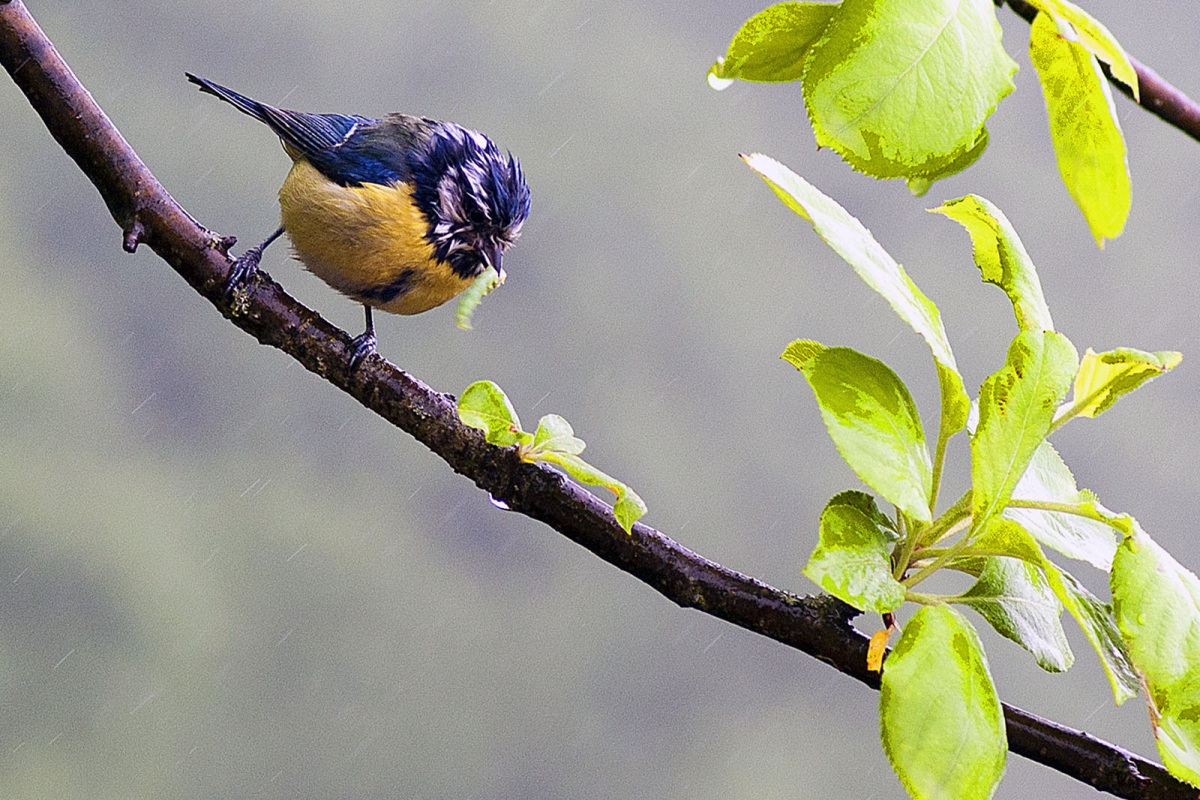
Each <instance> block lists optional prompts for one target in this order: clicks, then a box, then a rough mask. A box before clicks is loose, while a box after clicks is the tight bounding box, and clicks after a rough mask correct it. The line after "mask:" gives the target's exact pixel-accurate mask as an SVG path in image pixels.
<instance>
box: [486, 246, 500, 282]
mask: <svg viewBox="0 0 1200 800" xmlns="http://www.w3.org/2000/svg"><path fill="white" fill-rule="evenodd" d="M503 256H504V247H503V246H502V245H498V244H494V245H492V246H491V247H488V248H486V249H485V250H484V251H483V257H484V259H485V260H486V261H487V263H488V266H489V267H491V268H492V269H494V270H495V271H496V275H497V276H498V275H500V272H501V266H500V261H501V259H502V257H503Z"/></svg>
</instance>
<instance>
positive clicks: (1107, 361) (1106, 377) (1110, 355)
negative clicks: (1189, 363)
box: [1073, 347, 1183, 417]
mask: <svg viewBox="0 0 1200 800" xmlns="http://www.w3.org/2000/svg"><path fill="white" fill-rule="evenodd" d="M1182 360H1183V354H1182V353H1176V352H1174V351H1171V350H1164V351H1160V352H1157V353H1147V352H1146V351H1144V350H1135V349H1133V348H1132V347H1122V348H1118V349H1116V350H1108V351H1106V352H1104V353H1097V352H1095V351H1094V350H1092V349H1091V348H1090V347H1089V348H1088V350H1087V352H1086V353H1084V354H1083V360H1082V361H1081V362H1080V363H1079V373H1078V374H1077V375H1076V376H1075V397H1074V401H1075V402H1076V403H1083V405H1081V406H1076V407H1075V408H1074V409H1073V410H1074V411H1075V412H1076V413H1077V414H1078V415H1080V416H1084V417H1095V416H1099V415H1100V414H1101V413H1103V412H1105V411H1107V410H1108V409H1109V407H1111V406H1112V404H1113V403H1115V402H1117V400H1118V399H1120V397H1121V396H1122V395H1126V394H1129V393H1130V392H1132V391H1133V390H1134V389H1137V388H1138V387H1139V386H1141V385H1142V384H1143V383H1146V382H1148V381H1151V380H1153V379H1155V378H1157V377H1158V376H1159V375H1162V374H1163V373H1164V372H1170V371H1171V370H1173V369H1174V368H1175V367H1176V366H1178V364H1179V362H1180V361H1182ZM1085 401H1086V402H1085Z"/></svg>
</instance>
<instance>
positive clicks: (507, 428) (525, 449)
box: [458, 381, 646, 533]
mask: <svg viewBox="0 0 1200 800" xmlns="http://www.w3.org/2000/svg"><path fill="white" fill-rule="evenodd" d="M458 416H459V418H460V419H461V420H462V421H463V423H464V424H467V425H470V426H471V427H472V428H479V429H480V430H482V431H483V432H484V436H485V438H486V439H487V441H488V443H489V444H494V445H497V446H499V447H516V448H517V455H519V456H520V457H521V460H522V461H527V462H529V463H531V464H532V463H536V462H539V461H541V462H544V463H547V464H553V465H554V466H556V467H559V468H560V469H562V470H563V471H564V472H566V473H567V474H568V475H570V476H571V477H572V478H574V479H575V480H577V481H579V482H580V483H586V484H588V485H590V486H603V487H604V488H605V489H608V490H609V491H611V492H612V493H613V494H615V495H616V497H617V500H616V503H615V504H614V505H613V516H615V517H616V519H617V523H618V524H619V525H620V526H621V527H622V528H624V529H625V532H626V533H630V532H631V531H632V530H633V523H635V522H637V521H638V520H639V519H641V518H642V516H644V515H645V513H646V504H645V503H644V502H643V501H642V498H641V497H639V496H638V495H637V493H636V492H634V491H633V490H632V489H630V488H629V487H628V486H626V485H625V484H624V483H622V482H621V481H619V480H617V479H616V478H614V477H612V476H611V475H608V474H607V473H604V472H601V471H600V470H598V469H596V468H595V467H593V466H592V465H591V464H589V463H587V462H586V461H584V460H583V459H582V458H580V454H581V453H583V450H584V447H586V445H585V444H584V442H583V440H582V439H580V438H578V437H577V436H576V435H575V431H574V430H573V429H572V428H571V424H570V423H569V422H567V421H566V420H565V419H563V418H562V417H560V416H559V415H558V414H547V415H546V416H544V417H542V418H541V419H540V420H538V426H537V430H536V431H534V432H533V433H527V432H526V431H524V430H522V429H521V420H520V419H518V418H517V412H516V409H514V408H513V405H512V403H511V402H510V401H509V399H508V395H506V394H505V393H504V391H503V390H502V389H501V388H500V387H499V386H497V385H496V384H494V383H492V382H491V381H477V382H475V383H473V384H471V385H470V386H468V387H467V388H466V390H465V391H464V392H463V393H462V397H460V398H459V399H458Z"/></svg>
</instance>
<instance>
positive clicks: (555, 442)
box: [532, 414, 586, 456]
mask: <svg viewBox="0 0 1200 800" xmlns="http://www.w3.org/2000/svg"><path fill="white" fill-rule="evenodd" d="M585 447H586V445H585V444H584V443H583V439H578V438H576V437H575V431H574V429H573V428H571V423H569V422H567V421H566V420H565V419H563V418H562V417H560V416H559V415H558V414H547V415H546V416H544V417H542V418H541V419H540V420H538V426H537V431H536V432H535V433H534V434H533V447H532V451H534V452H538V453H548V452H557V453H566V454H567V455H572V456H577V455H579V454H580V453H582V452H583V450H584V448H585Z"/></svg>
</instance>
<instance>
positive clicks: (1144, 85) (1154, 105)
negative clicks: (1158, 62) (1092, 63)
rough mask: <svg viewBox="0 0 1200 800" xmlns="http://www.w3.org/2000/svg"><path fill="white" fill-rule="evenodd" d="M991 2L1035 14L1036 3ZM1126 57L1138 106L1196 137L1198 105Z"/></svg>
mask: <svg viewBox="0 0 1200 800" xmlns="http://www.w3.org/2000/svg"><path fill="white" fill-rule="evenodd" d="M995 3H996V5H998V6H999V5H1004V4H1005V3H1008V7H1009V8H1011V9H1012V10H1013V13H1015V14H1016V15H1017V16H1019V17H1021V18H1022V19H1024V20H1025V21H1026V22H1033V18H1034V17H1036V16H1037V15H1038V9H1037V6H1035V5H1033V4H1032V3H1029V2H1026V0H995ZM1129 61H1130V63H1131V64H1133V69H1134V71H1135V72H1137V77H1138V94H1139V96H1140V97H1141V103H1140V105H1141V106H1142V108H1144V109H1146V110H1147V111H1149V112H1150V113H1151V114H1153V115H1154V116H1156V117H1158V118H1160V119H1161V120H1163V121H1164V122H1166V123H1168V124H1169V125H1173V126H1174V127H1176V128H1178V129H1179V130H1181V131H1183V132H1184V133H1186V134H1187V135H1188V136H1190V137H1192V138H1193V139H1195V140H1197V141H1200V106H1198V105H1196V103H1195V102H1193V101H1192V99H1191V98H1190V97H1188V96H1187V95H1186V94H1184V93H1183V92H1181V91H1179V90H1178V89H1176V88H1175V87H1174V86H1172V85H1171V84H1169V83H1167V82H1166V81H1165V80H1163V78H1162V76H1161V75H1159V74H1158V73H1157V72H1155V71H1154V70H1152V69H1150V68H1149V67H1147V66H1146V65H1145V64H1143V63H1142V62H1140V61H1138V60H1137V59H1136V58H1134V57H1133V56H1130V57H1129ZM1100 68H1101V69H1102V70H1104V74H1105V75H1106V76H1107V77H1108V81H1109V83H1111V84H1112V85H1113V86H1115V87H1117V89H1119V90H1120V91H1121V93H1122V94H1124V95H1125V96H1126V97H1128V98H1129V99H1131V100H1132V99H1133V90H1132V89H1130V88H1129V87H1128V86H1126V85H1125V84H1123V83H1121V82H1120V81H1118V80H1114V79H1113V76H1112V70H1111V69H1109V68H1108V65H1107V64H1103V63H1102V64H1101V65H1100Z"/></svg>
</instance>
